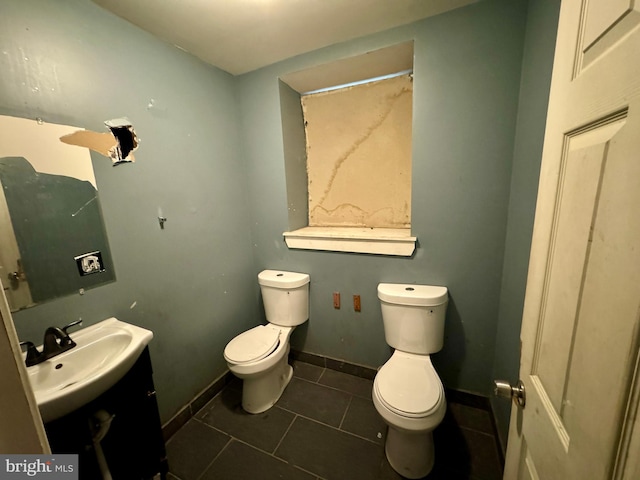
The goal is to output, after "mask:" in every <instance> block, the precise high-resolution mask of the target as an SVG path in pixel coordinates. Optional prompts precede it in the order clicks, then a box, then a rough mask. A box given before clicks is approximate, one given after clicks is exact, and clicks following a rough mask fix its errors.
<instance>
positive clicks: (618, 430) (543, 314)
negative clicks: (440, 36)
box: [504, 0, 640, 480]
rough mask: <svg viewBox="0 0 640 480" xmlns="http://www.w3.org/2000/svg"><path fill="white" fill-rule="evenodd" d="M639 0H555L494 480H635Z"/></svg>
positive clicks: (639, 471)
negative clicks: (499, 468) (514, 374)
mask: <svg viewBox="0 0 640 480" xmlns="http://www.w3.org/2000/svg"><path fill="white" fill-rule="evenodd" d="M639 314H640V2H638V1H637V0H635V1H634V0H588V1H587V0H563V2H562V6H561V11H560V24H559V30H558V40H557V44H556V56H555V61H554V70H553V77H552V82H551V94H550V100H549V110H548V118H547V129H546V134H545V145H544V150H543V158H542V168H541V175H540V185H539V191H538V202H537V207H536V220H535V226H534V232H533V241H532V250H531V258H530V263H529V276H528V280H527V293H526V299H525V307H524V314H523V320H522V332H521V340H522V353H521V365H520V376H521V379H522V381H523V382H524V385H525V388H526V396H527V399H526V400H527V401H526V406H525V407H524V408H523V409H522V408H518V407H514V408H513V411H512V416H511V424H510V431H509V443H508V448H507V459H506V465H505V474H504V478H505V479H506V480H511V479H542V480H553V479H562V480H574V479H575V480H586V479H588V480H598V479H605V478H606V479H609V478H616V479H626V478H628V479H632V478H635V479H637V478H640V463H639V461H638V459H639V457H640V438H639V437H640V427H639V426H638V425H637V421H636V420H635V419H636V413H637V409H638V403H639V397H640V378H639V377H640V373H639V372H638V366H639V362H638V360H639V357H638V353H639V345H640V332H639V328H638V326H639V322H638V318H639Z"/></svg>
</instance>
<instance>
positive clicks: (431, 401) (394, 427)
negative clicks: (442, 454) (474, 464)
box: [372, 350, 447, 478]
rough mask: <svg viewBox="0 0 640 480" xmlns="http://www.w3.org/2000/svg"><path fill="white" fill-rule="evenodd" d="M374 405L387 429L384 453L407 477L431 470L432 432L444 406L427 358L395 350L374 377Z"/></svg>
mask: <svg viewBox="0 0 640 480" xmlns="http://www.w3.org/2000/svg"><path fill="white" fill-rule="evenodd" d="M372 398H373V405H374V406H375V408H376V410H377V411H378V413H379V414H380V416H381V417H382V419H383V420H384V422H385V423H386V424H387V426H388V431H387V440H386V442H385V453H386V456H387V459H388V460H389V464H390V465H391V467H392V468H393V469H394V470H395V471H396V472H398V473H400V474H401V475H402V476H404V477H406V478H422V477H424V476H425V475H427V474H428V473H429V472H430V471H431V469H432V468H433V463H434V458H435V455H434V446H433V436H432V432H433V430H434V429H435V428H436V427H437V426H438V425H439V424H440V423H441V422H442V419H443V418H444V415H445V412H446V410H447V404H446V400H445V395H444V388H443V386H442V382H441V381H440V378H439V377H438V375H437V373H436V371H435V369H434V368H433V365H432V364H431V359H430V357H429V356H428V355H415V354H410V353H405V352H400V351H398V350H396V351H395V352H394V353H393V355H392V356H391V358H390V359H389V361H387V363H385V364H384V365H383V366H382V368H381V369H380V370H379V371H378V373H377V374H376V377H375V379H374V382H373V393H372Z"/></svg>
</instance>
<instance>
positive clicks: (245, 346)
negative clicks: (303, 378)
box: [224, 270, 309, 414]
mask: <svg viewBox="0 0 640 480" xmlns="http://www.w3.org/2000/svg"><path fill="white" fill-rule="evenodd" d="M258 283H259V284H260V290H261V293H262V300H263V303H264V307H265V313H266V317H267V320H268V321H269V323H268V324H266V325H258V326H256V327H253V328H251V329H249V330H247V331H245V332H243V333H240V334H239V335H237V336H236V337H235V338H233V339H232V340H231V341H230V342H229V343H228V344H227V346H226V347H225V349H224V358H225V360H226V362H227V366H228V368H229V370H230V371H231V373H233V374H234V375H235V376H236V377H238V378H240V379H241V380H242V408H243V409H244V410H245V411H247V412H248V413H254V414H257V413H262V412H265V411H267V410H268V409H270V408H271V407H272V406H273V405H274V404H275V403H276V402H277V401H278V399H279V398H280V396H281V395H282V392H284V389H285V388H286V387H287V385H288V384H289V381H290V380H291V377H292V375H293V369H292V367H291V366H290V365H289V364H288V363H287V359H288V356H289V348H290V347H289V338H290V337H291V332H293V330H294V328H295V327H296V326H297V325H300V324H302V323H304V322H306V321H307V319H308V318H309V275H307V274H303V273H294V272H282V271H276V270H265V271H263V272H261V273H260V274H259V275H258Z"/></svg>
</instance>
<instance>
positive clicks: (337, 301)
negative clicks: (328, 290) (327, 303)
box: [333, 292, 340, 309]
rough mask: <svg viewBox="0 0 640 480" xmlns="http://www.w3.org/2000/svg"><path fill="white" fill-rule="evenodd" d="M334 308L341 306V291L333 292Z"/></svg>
mask: <svg viewBox="0 0 640 480" xmlns="http://www.w3.org/2000/svg"><path fill="white" fill-rule="evenodd" d="M333 308H335V309H339V308H340V292H333Z"/></svg>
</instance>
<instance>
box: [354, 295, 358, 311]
mask: <svg viewBox="0 0 640 480" xmlns="http://www.w3.org/2000/svg"><path fill="white" fill-rule="evenodd" d="M353 310H354V311H356V312H359V311H360V295H354V296H353Z"/></svg>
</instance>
